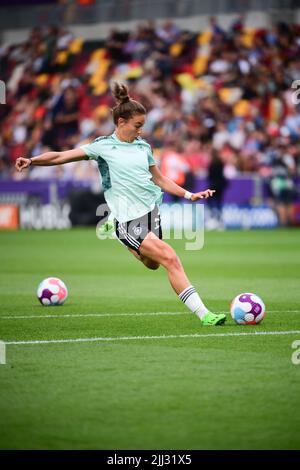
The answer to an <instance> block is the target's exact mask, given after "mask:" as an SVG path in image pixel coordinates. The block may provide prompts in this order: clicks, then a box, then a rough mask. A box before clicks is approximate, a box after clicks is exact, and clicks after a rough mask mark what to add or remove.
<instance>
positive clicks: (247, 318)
mask: <svg viewBox="0 0 300 470" xmlns="http://www.w3.org/2000/svg"><path fill="white" fill-rule="evenodd" d="M230 313H231V316H232V318H233V319H234V321H235V322H236V323H238V324H239V325H257V324H258V323H260V322H261V321H262V320H263V318H264V316H265V313H266V307H265V304H264V302H263V301H262V299H261V298H260V297H258V295H256V294H252V293H243V294H239V295H237V296H236V297H235V298H234V299H233V301H232V302H231V306H230Z"/></svg>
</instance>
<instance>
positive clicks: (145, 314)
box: [0, 312, 191, 320]
mask: <svg viewBox="0 0 300 470" xmlns="http://www.w3.org/2000/svg"><path fill="white" fill-rule="evenodd" d="M155 315H191V312H137V313H86V314H84V313H82V314H81V313H79V314H75V313H74V314H67V315H65V314H63V313H62V314H61V315H12V316H5V317H3V316H0V319H1V320H12V319H25V320H26V319H27V318H77V317H80V318H83V317H147V316H155Z"/></svg>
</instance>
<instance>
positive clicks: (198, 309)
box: [179, 286, 209, 320]
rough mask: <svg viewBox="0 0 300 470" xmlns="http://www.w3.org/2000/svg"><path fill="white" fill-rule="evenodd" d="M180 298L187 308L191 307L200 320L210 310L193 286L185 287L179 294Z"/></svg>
mask: <svg viewBox="0 0 300 470" xmlns="http://www.w3.org/2000/svg"><path fill="white" fill-rule="evenodd" d="M179 298H180V300H182V302H183V303H185V305H186V306H187V308H189V309H190V310H191V311H192V312H193V313H195V314H196V315H197V316H198V317H199V318H200V320H202V318H203V317H204V315H205V314H206V313H207V312H208V311H209V310H208V308H206V307H205V305H204V303H203V302H202V300H201V299H200V297H199V295H198V294H197V292H196V289H195V288H194V287H193V286H189V287H187V288H186V289H184V290H183V291H182V292H181V294H179Z"/></svg>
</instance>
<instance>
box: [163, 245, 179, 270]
mask: <svg viewBox="0 0 300 470" xmlns="http://www.w3.org/2000/svg"><path fill="white" fill-rule="evenodd" d="M163 265H164V266H165V267H166V268H167V269H179V268H180V261H179V258H178V256H177V255H176V253H175V251H174V250H172V249H171V250H166V252H165V253H164V255H163Z"/></svg>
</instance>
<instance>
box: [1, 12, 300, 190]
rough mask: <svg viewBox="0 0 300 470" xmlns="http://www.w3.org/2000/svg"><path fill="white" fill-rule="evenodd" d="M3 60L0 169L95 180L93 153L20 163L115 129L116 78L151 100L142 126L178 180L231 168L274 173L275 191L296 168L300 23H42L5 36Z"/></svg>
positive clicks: (11, 174) (299, 169) (227, 173)
mask: <svg viewBox="0 0 300 470" xmlns="http://www.w3.org/2000/svg"><path fill="white" fill-rule="evenodd" d="M0 70H1V77H0V78H1V79H2V80H3V81H4V82H5V84H6V101H7V104H6V105H5V106H3V105H1V106H0V125H1V130H0V179H9V178H12V179H20V178H32V179H41V178H56V177H59V178H65V179H84V178H87V179H97V178H98V173H97V168H96V166H95V164H94V162H88V163H87V162H79V163H76V164H70V165H66V166H64V167H33V168H31V169H30V171H29V173H26V174H17V173H16V172H15V170H14V166H13V163H14V161H15V159H16V158H17V157H18V156H21V155H23V156H27V157H31V156H34V155H38V154H40V153H42V152H45V151H48V150H64V149H70V148H73V147H75V146H77V145H80V144H81V143H82V142H87V141H90V140H93V139H94V138H95V137H96V136H98V135H106V134H109V133H111V132H112V131H113V123H112V120H111V111H110V110H111V108H112V107H113V106H114V105H115V103H114V102H113V99H112V96H111V93H110V85H111V83H112V82H113V81H114V80H119V81H122V82H125V83H127V84H128V85H129V88H130V93H131V96H132V97H133V98H134V99H137V100H139V101H141V102H142V103H143V104H144V105H145V107H146V108H147V110H148V116H147V121H146V124H145V127H144V132H143V134H144V137H145V138H146V139H147V140H148V142H149V143H150V144H151V145H152V148H153V150H154V154H155V157H156V158H157V161H158V164H159V165H160V166H161V169H162V171H163V172H164V173H165V174H167V175H168V176H170V177H171V178H172V179H174V180H175V181H176V182H177V183H179V184H183V183H184V182H185V183H186V185H187V186H188V187H191V188H192V185H193V179H194V178H195V176H197V175H207V174H213V173H214V169H215V168H219V169H221V170H222V172H223V173H224V177H225V178H230V177H234V176H235V175H237V174H240V173H245V172H250V173H255V174H258V175H261V176H262V177H263V178H273V177H274V178H275V183H274V184H273V186H274V188H273V189H274V191H276V177H278V175H282V174H284V175H285V178H286V179H287V180H290V181H292V180H293V178H294V177H296V176H297V175H299V174H300V106H299V104H297V98H298V96H297V82H295V81H296V80H297V79H300V25H299V26H298V25H288V24H286V23H278V24H276V25H274V26H273V27H272V28H271V29H268V30H267V29H253V28H249V27H246V26H245V20H244V18H243V17H238V18H237V19H236V21H234V22H233V24H232V25H231V26H230V27H229V28H228V29H227V30H224V29H223V28H222V27H221V26H220V25H219V24H218V23H217V21H216V19H215V18H211V19H210V21H209V23H208V25H207V29H206V30H205V31H199V32H197V33H195V32H190V31H187V30H182V29H180V28H179V27H178V26H176V25H175V24H174V23H173V22H171V21H165V22H164V23H162V24H160V25H157V24H155V23H152V22H148V23H145V24H141V25H139V26H138V27H137V29H136V30H135V31H130V32H124V31H119V30H115V29H114V30H112V31H111V32H110V35H109V37H108V38H107V39H106V41H102V43H101V42H100V41H99V42H98V43H97V42H94V43H88V42H86V41H83V40H82V39H80V38H75V37H74V36H73V35H72V34H71V33H70V32H69V31H67V30H64V29H60V28H57V27H54V26H53V27H47V28H39V27H37V28H34V29H33V30H32V31H31V33H30V35H29V37H28V40H27V41H25V42H24V43H22V44H16V45H10V46H7V45H5V44H3V45H2V46H1V47H0ZM293 86H294V88H293ZM299 88H300V82H299ZM298 95H299V98H300V92H299V93H298ZM299 101H300V100H299ZM216 162H218V164H219V166H218V165H217V166H216ZM270 188H271V190H272V187H271V186H270Z"/></svg>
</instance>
